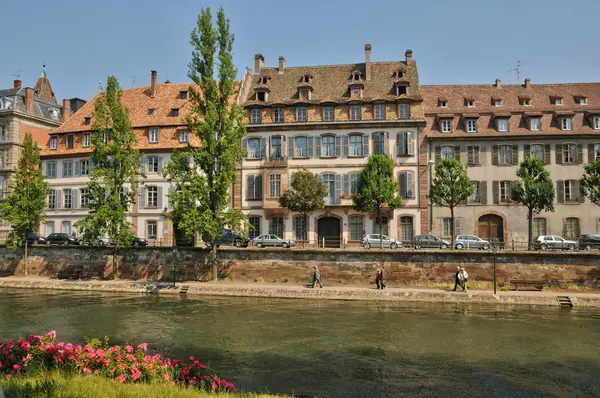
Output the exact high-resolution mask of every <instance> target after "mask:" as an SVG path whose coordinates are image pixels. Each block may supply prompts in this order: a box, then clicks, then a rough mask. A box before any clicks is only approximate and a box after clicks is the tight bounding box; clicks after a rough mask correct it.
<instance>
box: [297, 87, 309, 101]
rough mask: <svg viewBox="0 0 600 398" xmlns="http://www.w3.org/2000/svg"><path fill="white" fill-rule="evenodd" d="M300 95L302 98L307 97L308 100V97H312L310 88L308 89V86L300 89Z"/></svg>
mask: <svg viewBox="0 0 600 398" xmlns="http://www.w3.org/2000/svg"><path fill="white" fill-rule="evenodd" d="M298 97H299V98H300V99H306V100H307V99H310V90H308V89H306V88H303V89H301V90H300V91H299V95H298Z"/></svg>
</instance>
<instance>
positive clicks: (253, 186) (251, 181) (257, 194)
mask: <svg viewBox="0 0 600 398" xmlns="http://www.w3.org/2000/svg"><path fill="white" fill-rule="evenodd" d="M247 189H248V200H261V199H262V175H251V176H248V187H247Z"/></svg>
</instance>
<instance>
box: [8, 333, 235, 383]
mask: <svg viewBox="0 0 600 398" xmlns="http://www.w3.org/2000/svg"><path fill="white" fill-rule="evenodd" d="M147 350H148V344H147V343H143V344H140V345H138V346H137V347H136V348H134V347H133V346H130V345H125V346H120V345H115V346H109V344H108V340H105V343H104V344H101V343H100V341H99V340H97V339H94V340H92V341H90V342H88V343H87V344H86V345H85V346H81V345H79V344H71V343H63V342H60V343H56V332H55V331H51V332H49V333H47V334H46V335H44V336H35V335H30V336H29V337H27V339H21V340H18V341H10V340H9V341H6V342H0V376H4V377H5V378H6V379H9V378H11V377H14V376H17V377H18V376H22V375H24V374H25V373H27V372H28V371H35V370H40V369H41V370H54V369H58V370H64V371H68V372H75V373H82V374H89V375H91V374H94V375H99V376H102V377H105V378H108V379H113V380H116V381H118V382H120V383H149V382H151V381H154V380H158V381H160V382H162V383H165V384H171V385H179V386H190V387H195V388H197V389H200V390H211V391H219V392H237V389H236V388H235V386H234V385H233V384H232V383H230V382H228V381H226V380H223V379H220V378H219V377H218V376H216V375H215V374H214V373H211V372H210V370H209V369H208V368H207V367H206V365H204V364H202V363H200V362H199V361H198V360H196V359H195V358H194V357H189V363H188V364H184V363H183V362H182V361H180V360H177V359H173V360H171V359H169V358H163V357H161V355H160V354H155V355H149V354H148V353H147Z"/></svg>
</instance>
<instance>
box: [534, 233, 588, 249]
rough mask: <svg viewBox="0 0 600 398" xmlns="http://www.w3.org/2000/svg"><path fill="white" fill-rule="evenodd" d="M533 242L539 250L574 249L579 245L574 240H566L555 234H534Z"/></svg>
mask: <svg viewBox="0 0 600 398" xmlns="http://www.w3.org/2000/svg"><path fill="white" fill-rule="evenodd" d="M534 242H535V247H536V248H537V249H541V250H549V249H557V250H575V249H577V248H578V247H579V243H578V242H575V241H574V240H567V239H564V238H561V237H560V236H555V235H541V236H536V237H535V239H534Z"/></svg>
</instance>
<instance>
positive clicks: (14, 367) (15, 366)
mask: <svg viewBox="0 0 600 398" xmlns="http://www.w3.org/2000/svg"><path fill="white" fill-rule="evenodd" d="M13 369H14V370H19V369H21V367H20V366H19V365H17V364H16V363H15V364H14V365H13Z"/></svg>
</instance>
